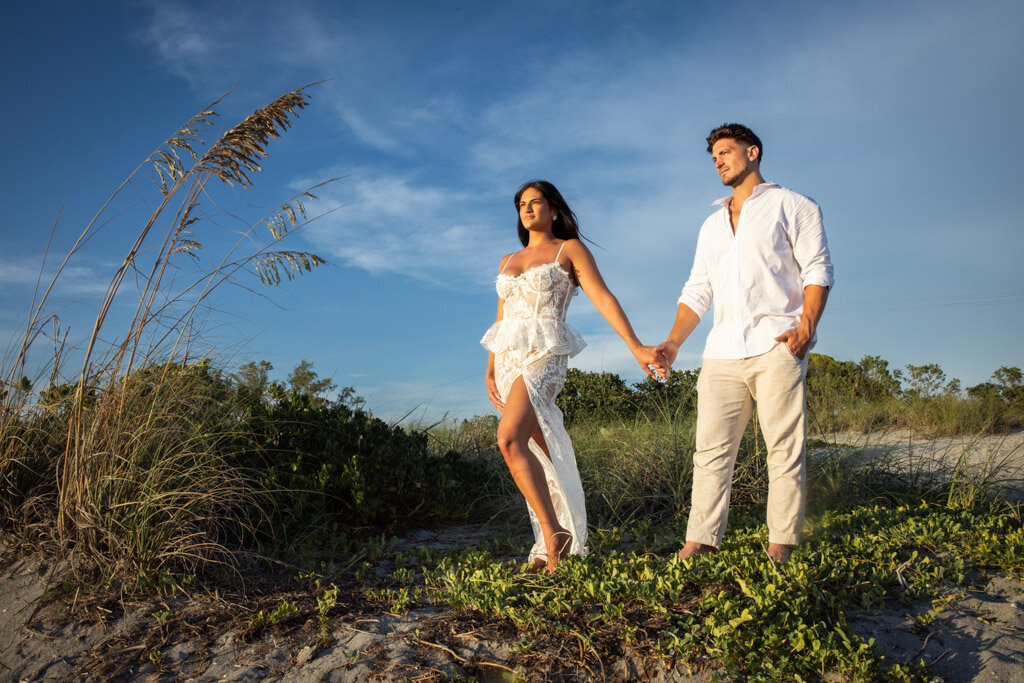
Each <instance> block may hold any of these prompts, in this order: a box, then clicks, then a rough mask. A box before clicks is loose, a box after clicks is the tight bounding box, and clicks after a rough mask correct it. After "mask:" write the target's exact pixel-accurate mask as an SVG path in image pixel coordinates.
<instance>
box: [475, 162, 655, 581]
mask: <svg viewBox="0 0 1024 683" xmlns="http://www.w3.org/2000/svg"><path fill="white" fill-rule="evenodd" d="M515 204H516V208H517V210H518V211H519V225H518V231H519V241H520V242H522V244H523V246H524V249H521V250H520V251H517V252H515V253H513V254H508V255H507V256H505V257H504V258H503V259H502V260H501V262H500V264H499V266H498V280H497V289H498V315H497V318H496V320H495V322H494V325H492V326H491V328H490V329H489V330H487V333H486V334H485V335H484V337H483V339H482V340H481V341H480V343H481V344H483V345H484V346H485V347H486V348H487V349H488V351H490V354H489V355H488V358H487V378H486V382H487V395H488V397H489V398H490V399H491V403H493V404H494V406H495V407H496V408H497V409H498V411H499V412H500V413H501V414H502V416H501V421H500V422H499V423H498V447H499V448H500V449H501V453H502V455H503V456H504V457H505V463H506V464H507V465H508V468H509V471H510V472H511V473H512V477H513V479H515V482H516V486H518V487H519V491H520V492H521V493H522V494H523V496H524V497H525V498H526V502H527V505H528V507H529V511H530V521H531V523H532V525H533V533H534V537H535V538H536V543H535V544H534V546H533V549H532V550H531V551H530V556H529V560H528V562H529V566H528V567H527V571H531V572H537V571H540V570H541V569H544V568H546V569H547V570H548V571H553V570H554V568H555V567H556V566H557V565H558V564H559V563H560V562H561V561H562V560H563V559H564V558H565V557H566V556H567V555H569V554H574V555H578V554H582V553H583V552H584V546H585V544H586V540H587V513H586V509H585V505H584V498H583V486H582V484H581V483H580V475H579V470H577V468H576V456H575V455H574V454H573V450H572V442H571V441H570V440H569V435H568V434H567V433H566V432H565V427H564V426H563V424H562V413H561V411H560V410H559V409H558V407H557V406H556V405H555V397H556V396H557V395H558V392H559V391H561V390H562V386H563V385H564V384H565V373H566V367H567V363H568V359H569V357H570V356H575V355H576V354H577V353H579V352H580V351H581V350H582V349H583V347H584V346H586V342H584V341H583V338H582V337H581V336H580V334H579V332H577V331H576V330H574V329H573V328H572V327H570V326H569V325H567V324H566V323H565V313H566V310H567V309H568V307H569V300H570V299H571V298H572V296H573V294H575V293H576V287H577V285H578V286H580V287H582V288H583V291H584V292H586V294H587V296H588V297H589V298H590V300H591V301H592V302H593V304H594V307H595V308H597V310H598V312H599V313H601V315H602V316H604V318H605V320H607V321H608V323H609V324H610V325H611V326H612V329H614V330H615V331H616V332H617V333H618V334H619V336H621V337H622V338H623V340H625V342H626V344H627V345H628V346H629V349H630V351H632V352H633V355H634V356H635V357H636V359H637V361H638V362H639V363H640V366H641V367H642V368H643V369H644V372H646V373H647V374H648V375H651V376H654V375H653V373H652V372H651V370H650V368H649V364H655V363H656V356H655V348H654V347H651V346H643V345H641V343H640V340H639V339H637V336H636V334H634V332H633V328H632V327H631V326H630V324H629V320H628V319H627V318H626V314H625V313H623V311H622V307H621V306H619V302H618V300H617V299H616V298H615V297H614V296H613V295H612V293H611V292H610V291H608V287H607V286H606V285H605V283H604V280H603V279H602V278H601V273H600V272H598V270H597V264H596V263H594V257H593V256H592V255H591V254H590V250H589V249H587V247H586V246H585V245H584V244H583V242H581V241H580V239H579V228H578V226H577V224H576V216H575V215H574V214H573V212H572V210H571V209H570V208H569V206H568V205H567V204H566V202H565V200H564V199H563V198H562V195H561V194H560V193H559V192H558V190H557V189H555V186H554V185H552V184H551V183H549V182H547V181H544V180H535V181H532V182H529V183H526V184H525V185H523V186H522V187H521V188H520V189H519V191H518V192H516V196H515Z"/></svg>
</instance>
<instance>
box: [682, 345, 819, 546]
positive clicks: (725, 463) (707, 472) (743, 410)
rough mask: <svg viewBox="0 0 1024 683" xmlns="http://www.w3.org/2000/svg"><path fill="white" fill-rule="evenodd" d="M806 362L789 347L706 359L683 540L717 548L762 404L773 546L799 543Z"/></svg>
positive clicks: (803, 485) (760, 418)
mask: <svg viewBox="0 0 1024 683" xmlns="http://www.w3.org/2000/svg"><path fill="white" fill-rule="evenodd" d="M806 376H807V359H806V358H804V360H802V361H801V360H800V359H799V358H797V357H796V356H794V355H793V354H792V352H790V350H789V347H787V346H786V344H784V343H779V344H776V345H775V346H774V347H773V348H772V350H771V351H768V352H767V353H763V354H761V355H760V356H753V357H751V358H743V359H741V360H721V359H715V358H705V359H704V362H703V365H702V367H701V371H700V377H699V378H698V379H697V451H696V452H695V453H694V454H693V497H692V505H691V509H690V520H689V524H688V526H687V528H686V540H687V541H696V542H698V543H703V544H705V545H712V546H715V547H716V548H717V547H718V546H719V545H720V544H721V543H722V535H723V534H724V533H725V525H726V521H727V520H728V517H729V497H730V493H731V490H732V473H733V467H734V466H735V465H736V454H737V452H738V451H739V447H740V439H741V437H742V436H743V430H744V429H745V428H746V426H747V422H749V421H750V415H751V413H752V412H753V410H754V406H755V404H756V405H757V414H758V421H759V422H760V426H761V433H762V434H763V435H764V441H765V446H766V447H767V451H768V541H769V542H770V543H781V544H784V545H796V544H797V543H799V542H800V530H801V528H802V527H803V521H804V505H805V498H806V495H805V490H806V476H807V475H806V461H805V458H804V448H805V444H806V436H807V419H806V409H805V406H806V400H805V399H806V389H805V381H804V380H805V378H806Z"/></svg>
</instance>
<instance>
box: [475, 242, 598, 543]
mask: <svg viewBox="0 0 1024 683" xmlns="http://www.w3.org/2000/svg"><path fill="white" fill-rule="evenodd" d="M559 253H561V249H559ZM497 289H498V296H499V297H501V298H502V299H504V300H505V304H504V309H503V310H504V314H503V316H502V319H501V320H499V321H498V322H496V323H494V325H492V326H491V328H490V329H489V330H487V333H486V334H485V335H484V337H483V339H481V340H480V343H481V344H483V345H484V346H485V347H486V348H487V350H488V351H491V352H493V353H494V378H495V381H496V382H497V385H498V392H499V393H500V394H501V398H502V400H503V401H504V400H506V398H507V397H508V392H509V389H511V387H512V383H513V382H514V381H515V380H516V378H517V377H519V376H520V375H522V377H523V383H524V384H525V385H526V391H527V393H528V394H529V396H530V403H531V404H533V410H534V413H536V415H537V422H538V423H539V424H540V428H541V432H542V433H543V434H544V441H545V443H546V444H547V447H548V451H549V452H550V453H551V460H548V458H547V456H545V455H544V451H543V450H541V448H540V446H539V445H538V444H537V443H536V442H535V441H534V440H533V439H532V438H531V439H530V451H531V452H532V453H533V454H534V455H535V456H536V457H537V460H539V461H540V463H541V465H542V466H543V468H544V474H545V478H546V479H547V484H548V490H549V491H550V492H551V502H552V503H553V504H554V508H555V514H556V515H557V516H558V523H559V524H560V525H561V526H562V527H564V528H566V529H568V530H569V531H570V532H572V537H573V540H572V546H571V548H570V550H569V552H570V553H572V554H574V555H580V554H583V552H584V548H585V545H586V542H587V511H586V507H585V501H584V497H583V485H582V484H581V483H580V473H579V470H578V469H577V467H576V455H575V454H574V453H573V450H572V442H571V441H570V440H569V435H568V434H567V433H566V431H565V426H564V424H563V422H562V411H561V410H559V409H558V406H556V405H555V397H556V396H558V392H559V391H561V390H562V387H563V386H564V385H565V373H566V368H567V365H568V360H569V358H570V357H571V356H575V355H576V354H577V353H579V352H580V351H581V350H583V347H584V346H586V345H587V344H586V342H585V341H583V337H581V336H580V333H579V332H577V331H576V330H575V329H573V328H572V327H571V326H569V325H568V324H566V322H565V314H566V311H567V310H568V308H569V301H570V300H571V299H572V297H573V295H574V294H575V293H576V285H575V284H574V283H573V281H572V278H571V277H570V276H569V274H568V273H566V272H565V270H563V269H562V267H561V266H560V265H558V260H557V257H556V259H555V261H553V262H551V263H545V264H543V265H540V266H536V267H534V268H531V269H530V270H527V271H526V272H524V273H522V274H521V275H516V276H512V275H505V274H504V273H502V274H500V275H498V281H497ZM527 509H528V510H529V513H530V521H531V523H532V524H533V535H534V538H535V539H536V543H535V544H534V546H533V549H532V550H531V551H530V557H529V561H531V562H532V561H533V560H534V559H535V558H545V557H546V556H547V553H546V547H545V545H544V536H543V534H541V530H540V524H539V522H538V521H537V515H536V514H535V513H534V511H533V510H532V509H530V508H529V505H527Z"/></svg>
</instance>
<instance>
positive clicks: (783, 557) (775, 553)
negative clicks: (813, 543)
mask: <svg viewBox="0 0 1024 683" xmlns="http://www.w3.org/2000/svg"><path fill="white" fill-rule="evenodd" d="M794 547H795V546H791V545H782V544H781V543H769V544H768V559H770V560H771V561H772V562H774V563H775V564H786V563H787V562H789V556H790V555H792V554H793V548H794Z"/></svg>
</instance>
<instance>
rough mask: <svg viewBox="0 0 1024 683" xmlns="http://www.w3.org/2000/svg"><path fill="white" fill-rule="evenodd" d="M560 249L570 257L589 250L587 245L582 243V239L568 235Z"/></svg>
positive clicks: (586, 252) (587, 252)
mask: <svg viewBox="0 0 1024 683" xmlns="http://www.w3.org/2000/svg"><path fill="white" fill-rule="evenodd" d="M561 251H562V253H563V254H565V255H566V256H568V257H569V258H572V257H573V256H574V255H575V256H578V255H582V254H589V253H590V250H589V249H587V245H585V244H584V243H583V240H581V239H578V238H576V237H570V238H569V239H567V240H564V241H563V242H562V246H561Z"/></svg>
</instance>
